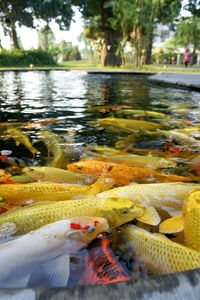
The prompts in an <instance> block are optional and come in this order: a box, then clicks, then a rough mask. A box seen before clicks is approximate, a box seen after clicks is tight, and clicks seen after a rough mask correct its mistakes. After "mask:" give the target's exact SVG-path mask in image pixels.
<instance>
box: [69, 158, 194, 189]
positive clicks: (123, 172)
mask: <svg viewBox="0 0 200 300" xmlns="http://www.w3.org/2000/svg"><path fill="white" fill-rule="evenodd" d="M67 169H68V170H70V171H75V172H78V173H86V174H96V175H101V174H102V173H103V172H104V171H105V170H106V171H107V173H106V175H107V177H111V178H114V180H115V183H117V184H119V185H126V184H128V183H129V181H131V180H137V179H138V180H140V181H143V182H155V181H157V180H160V181H166V180H167V181H192V179H190V178H188V177H183V176H177V175H165V174H161V173H158V172H155V171H154V170H151V169H147V168H137V167H130V166H127V165H125V164H117V163H111V162H105V161H98V160H87V161H78V162H76V163H72V164H69V165H67Z"/></svg>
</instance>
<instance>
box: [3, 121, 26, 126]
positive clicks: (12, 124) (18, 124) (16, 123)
mask: <svg viewBox="0 0 200 300" xmlns="http://www.w3.org/2000/svg"><path fill="white" fill-rule="evenodd" d="M26 124H28V122H1V123H0V126H2V127H3V126H6V127H8V126H21V125H26Z"/></svg>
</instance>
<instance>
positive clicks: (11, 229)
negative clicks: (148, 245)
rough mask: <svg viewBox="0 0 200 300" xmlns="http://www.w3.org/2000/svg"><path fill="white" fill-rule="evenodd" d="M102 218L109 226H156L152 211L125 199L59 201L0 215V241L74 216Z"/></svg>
mask: <svg viewBox="0 0 200 300" xmlns="http://www.w3.org/2000/svg"><path fill="white" fill-rule="evenodd" d="M85 215H88V216H91V217H104V218H105V219H107V221H108V223H109V225H110V226H111V227H118V226H120V225H122V224H124V223H127V222H129V221H131V220H133V219H134V218H136V217H138V218H139V219H144V221H148V215H150V219H151V221H152V220H153V216H154V221H153V222H154V223H155V224H158V223H159V216H158V214H157V213H156V212H155V211H149V210H147V209H145V208H144V207H143V206H141V205H134V204H133V203H132V201H131V200H129V199H115V198H112V199H107V198H102V199H97V198H95V197H88V198H85V199H77V200H68V201H60V202H54V203H48V204H47V203H44V204H32V205H28V206H25V207H23V208H19V209H16V210H13V211H10V212H9V213H4V214H2V215H0V238H4V237H5V236H10V235H13V234H17V235H20V234H24V233H27V232H29V231H31V230H34V229H37V228H39V227H41V226H43V225H45V224H47V223H51V222H55V221H58V220H62V219H65V218H71V217H74V216H85Z"/></svg>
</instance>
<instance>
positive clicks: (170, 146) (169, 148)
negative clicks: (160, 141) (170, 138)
mask: <svg viewBox="0 0 200 300" xmlns="http://www.w3.org/2000/svg"><path fill="white" fill-rule="evenodd" d="M164 149H165V152H167V153H170V154H172V155H174V156H176V155H180V153H181V149H180V148H179V147H177V146H175V144H174V143H172V142H169V143H166V144H165V145H164Z"/></svg>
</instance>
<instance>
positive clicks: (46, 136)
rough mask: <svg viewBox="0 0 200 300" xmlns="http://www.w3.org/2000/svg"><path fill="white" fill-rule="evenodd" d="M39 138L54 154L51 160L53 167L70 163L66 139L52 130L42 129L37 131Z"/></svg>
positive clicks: (49, 151)
mask: <svg viewBox="0 0 200 300" xmlns="http://www.w3.org/2000/svg"><path fill="white" fill-rule="evenodd" d="M37 135H38V137H39V140H40V141H42V142H43V143H44V144H45V145H46V146H47V149H48V153H49V154H50V153H51V154H52V155H53V160H52V161H51V162H50V165H51V167H55V168H62V167H64V166H65V165H66V163H68V161H67V159H66V153H65V141H64V140H63V139H61V137H60V136H59V135H57V134H55V133H53V132H51V131H47V130H41V131H38V132H37Z"/></svg>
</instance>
